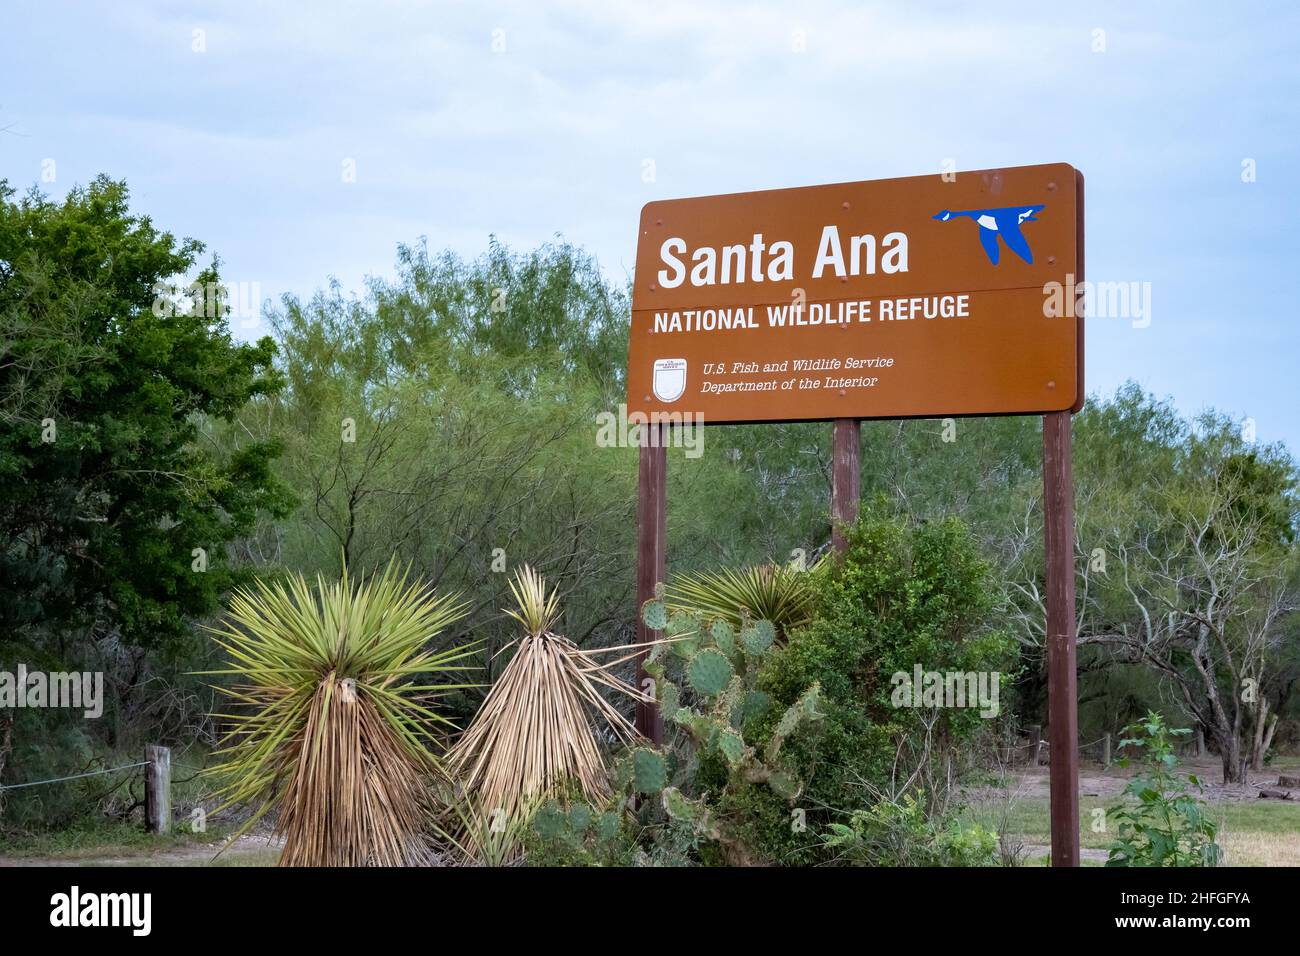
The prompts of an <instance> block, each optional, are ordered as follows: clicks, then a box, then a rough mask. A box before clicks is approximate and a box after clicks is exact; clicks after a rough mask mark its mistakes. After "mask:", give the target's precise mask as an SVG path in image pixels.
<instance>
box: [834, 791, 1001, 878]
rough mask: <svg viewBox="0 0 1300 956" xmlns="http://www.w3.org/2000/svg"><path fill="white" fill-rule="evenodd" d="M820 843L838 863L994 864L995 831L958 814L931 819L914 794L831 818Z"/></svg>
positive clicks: (862, 864)
mask: <svg viewBox="0 0 1300 956" xmlns="http://www.w3.org/2000/svg"><path fill="white" fill-rule="evenodd" d="M822 847H824V848H825V849H826V850H827V851H828V852H830V853H832V854H834V858H835V860H836V862H840V863H848V864H852V865H855V866H996V865H997V864H998V835H997V834H996V833H994V832H993V831H991V830H987V829H985V828H984V827H981V826H980V825H978V824H974V825H969V826H962V825H961V824H960V823H959V822H958V821H957V820H956V819H949V820H946V821H934V820H931V819H930V818H929V817H928V816H927V814H926V810H925V806H924V805H923V804H922V803H921V802H920V800H919V799H918V798H917V797H916V796H915V795H913V794H908V795H907V796H905V797H903V799H902V800H901V801H899V802H894V801H889V800H882V801H880V802H879V803H877V804H875V805H874V806H872V807H870V808H868V809H866V810H855V811H853V813H851V814H850V815H849V820H848V822H847V823H831V824H830V825H829V827H827V829H826V831H825V832H824V833H823V834H822Z"/></svg>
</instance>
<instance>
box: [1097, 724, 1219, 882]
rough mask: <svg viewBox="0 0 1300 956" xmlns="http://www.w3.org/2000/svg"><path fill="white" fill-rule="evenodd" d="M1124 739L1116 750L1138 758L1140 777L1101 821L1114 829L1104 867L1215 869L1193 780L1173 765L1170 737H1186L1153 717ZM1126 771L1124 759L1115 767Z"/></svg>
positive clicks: (1210, 824) (1213, 828)
mask: <svg viewBox="0 0 1300 956" xmlns="http://www.w3.org/2000/svg"><path fill="white" fill-rule="evenodd" d="M1125 732H1126V733H1128V734H1130V735H1131V736H1129V737H1128V738H1126V739H1124V740H1121V741H1120V747H1132V748H1133V749H1135V750H1139V751H1141V753H1142V771H1141V772H1140V773H1139V774H1138V775H1137V776H1136V777H1134V778H1133V779H1132V780H1130V781H1129V784H1128V786H1127V787H1125V788H1124V796H1125V797H1129V798H1131V799H1130V800H1129V801H1128V802H1126V803H1123V804H1120V805H1119V806H1115V807H1111V808H1110V809H1108V810H1107V811H1106V818H1107V820H1108V821H1110V822H1112V823H1117V824H1118V825H1119V836H1118V837H1117V838H1116V840H1115V841H1114V842H1113V843H1111V845H1110V847H1109V849H1110V855H1109V856H1108V857H1107V859H1106V865H1107V866H1217V865H1218V863H1219V861H1220V859H1221V858H1222V855H1223V853H1222V850H1220V848H1219V845H1218V843H1216V842H1215V837H1216V836H1217V834H1218V827H1217V825H1216V824H1215V823H1214V821H1212V820H1210V819H1208V818H1207V817H1206V816H1205V809H1204V807H1203V806H1202V803H1201V800H1200V798H1199V796H1198V794H1199V792H1200V791H1201V790H1202V789H1203V788H1202V786H1201V781H1200V780H1198V779H1197V777H1196V775H1195V774H1187V776H1186V777H1183V776H1180V775H1179V774H1177V773H1175V772H1174V770H1173V768H1174V767H1175V766H1177V764H1178V758H1177V757H1176V756H1175V755H1174V748H1173V744H1172V742H1171V740H1170V738H1171V737H1180V736H1183V735H1185V734H1189V733H1191V731H1190V730H1188V729H1186V728H1180V729H1178V730H1170V729H1169V728H1168V727H1167V726H1166V725H1165V720H1164V718H1163V717H1161V716H1160V715H1159V714H1157V713H1155V712H1154V711H1152V712H1150V713H1148V714H1147V716H1146V718H1145V719H1144V720H1140V721H1138V722H1137V723H1135V724H1132V725H1130V726H1129V727H1127V728H1125ZM1118 763H1119V765H1120V766H1121V767H1127V766H1128V765H1129V763H1130V758H1128V757H1124V758H1122V759H1121V760H1119V761H1118Z"/></svg>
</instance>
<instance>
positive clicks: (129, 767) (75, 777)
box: [0, 760, 149, 793]
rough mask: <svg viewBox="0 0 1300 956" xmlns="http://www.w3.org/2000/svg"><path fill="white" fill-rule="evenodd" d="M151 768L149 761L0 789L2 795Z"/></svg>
mask: <svg viewBox="0 0 1300 956" xmlns="http://www.w3.org/2000/svg"><path fill="white" fill-rule="evenodd" d="M147 766H149V761H148V760H141V761H140V762H139V763H128V764H123V765H122V766H120V767H109V768H108V769H107V770H90V771H87V772H86V773H73V774H68V776H66V777H51V778H50V779H49V780H32V781H29V782H28V783H11V784H9V785H8V786H4V787H0V793H4V792H5V791H6V790H21V789H23V788H24V787H40V786H43V785H44V784H47V783H62V782H63V781H65V780H80V779H81V778H82V777H98V776H100V775H102V774H106V773H117V772H118V771H119V770H134V769H135V768H137V767H147Z"/></svg>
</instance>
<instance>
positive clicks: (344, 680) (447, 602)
mask: <svg viewBox="0 0 1300 956" xmlns="http://www.w3.org/2000/svg"><path fill="white" fill-rule="evenodd" d="M463 613H464V608H463V606H461V605H459V604H457V603H456V601H455V600H454V599H453V598H452V597H449V596H441V597H439V596H435V595H434V594H432V593H431V592H430V591H428V590H427V589H426V588H425V587H423V586H421V585H419V584H416V583H410V582H408V576H407V574H406V573H402V572H399V570H398V567H397V564H396V562H392V563H390V564H389V566H388V569H387V570H386V571H385V572H384V573H383V575H382V576H378V577H371V578H369V579H361V580H359V581H356V582H355V583H354V582H353V581H352V580H350V579H349V577H348V574H347V572H346V570H345V572H344V574H343V576H342V577H341V579H340V580H338V581H337V582H334V583H326V581H325V580H324V579H323V578H320V577H318V578H317V580H316V587H315V589H314V590H313V589H312V588H310V587H309V586H308V584H307V581H306V579H305V578H303V577H302V576H301V575H297V574H295V575H290V576H289V578H288V581H287V586H286V584H285V583H273V584H259V585H258V586H257V587H255V588H254V589H252V590H239V591H236V592H235V594H234V595H233V596H232V597H231V600H230V611H229V616H228V621H227V622H226V623H225V624H224V626H222V627H220V628H211V629H209V630H211V632H212V633H213V634H214V635H215V640H216V641H217V643H218V644H219V645H220V646H221V647H222V648H224V649H225V651H226V652H227V653H228V654H229V656H230V661H229V665H228V666H227V667H225V668H222V669H219V670H216V671H211V672H209V673H210V674H213V675H224V676H228V677H232V678H234V679H235V681H236V683H235V684H234V686H233V687H223V688H221V690H222V693H224V694H225V695H226V696H227V697H229V698H230V700H231V701H232V702H233V703H234V704H235V705H236V707H237V710H236V712H235V713H232V714H224V715H221V716H222V718H223V719H225V720H227V721H229V730H228V732H227V734H226V736H225V738H224V740H223V746H222V748H221V749H220V750H219V751H218V755H219V757H220V763H219V764H218V765H217V766H215V767H213V768H211V770H210V771H208V772H210V773H212V774H215V775H217V776H219V777H220V778H222V779H223V780H224V781H225V782H224V783H223V785H222V786H221V787H220V788H219V789H218V790H217V792H216V795H217V797H218V798H221V799H224V800H225V803H224V804H223V809H224V807H226V806H229V805H231V804H243V803H252V804H255V805H258V810H257V813H256V814H255V815H254V816H253V817H252V818H250V820H249V821H248V823H246V824H245V825H244V827H243V828H241V830H240V831H239V832H243V831H244V830H246V829H247V828H248V827H249V826H251V825H252V823H253V822H254V821H256V820H257V819H258V818H260V817H261V816H262V815H263V814H265V813H266V812H267V811H268V810H270V809H272V808H273V807H274V808H277V809H278V810H279V814H278V818H277V820H276V827H277V829H278V830H279V832H281V833H282V834H283V835H284V837H285V844H284V850H283V852H282V853H281V856H280V862H281V865H283V866H366V865H381V866H384V865H401V864H407V863H413V862H419V861H421V860H422V859H424V849H425V848H424V844H423V841H422V839H421V835H422V831H423V829H424V826H425V820H426V817H427V815H428V814H429V813H430V810H431V806H430V794H429V791H428V783H427V780H426V777H427V776H428V775H430V774H433V773H436V772H437V771H438V770H439V767H440V762H439V760H438V759H437V757H436V756H435V755H434V753H433V752H432V749H431V748H433V747H435V746H437V745H438V740H437V738H436V737H435V735H434V729H435V728H436V727H437V726H439V725H441V726H444V727H446V726H449V722H448V721H447V720H446V718H444V717H442V716H441V715H439V714H438V713H437V712H436V711H434V710H432V709H431V708H430V707H429V706H428V705H427V702H426V701H427V698H428V696H430V695H433V694H436V693H440V692H441V693H445V692H446V690H447V689H448V686H447V685H439V684H432V683H427V681H428V680H429V677H430V676H434V675H445V674H448V673H455V672H459V671H463V670H465V669H466V667H465V665H464V664H463V663H461V662H462V661H464V659H465V658H466V657H467V656H468V655H469V654H470V653H471V652H472V650H473V649H472V648H465V647H462V648H456V649H453V650H445V651H428V650H424V649H423V648H424V646H425V644H426V643H427V642H428V641H429V640H430V638H432V637H433V636H434V635H436V634H437V633H438V632H440V631H442V630H444V629H445V628H447V627H448V626H449V625H451V624H452V623H453V622H454V621H456V620H457V619H458V618H459V617H460V616H462V614H463ZM417 680H418V681H420V682H418V683H417V682H416V681H417ZM453 686H454V685H453ZM236 835H238V834H236Z"/></svg>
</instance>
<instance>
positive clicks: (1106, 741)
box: [1101, 730, 1110, 767]
mask: <svg viewBox="0 0 1300 956" xmlns="http://www.w3.org/2000/svg"><path fill="white" fill-rule="evenodd" d="M1101 765H1102V766H1103V767H1109V766H1110V731H1109V730H1108V731H1106V736H1105V737H1103V738H1102V739H1101Z"/></svg>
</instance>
